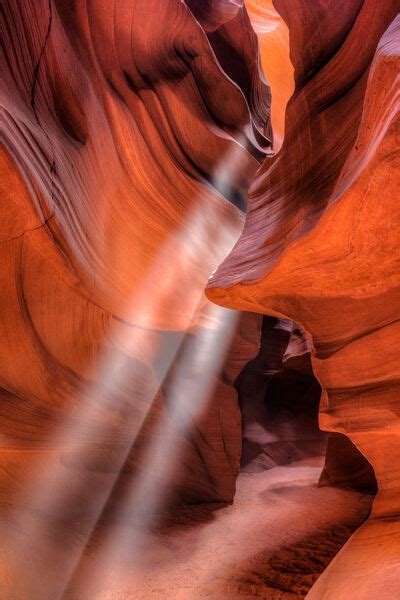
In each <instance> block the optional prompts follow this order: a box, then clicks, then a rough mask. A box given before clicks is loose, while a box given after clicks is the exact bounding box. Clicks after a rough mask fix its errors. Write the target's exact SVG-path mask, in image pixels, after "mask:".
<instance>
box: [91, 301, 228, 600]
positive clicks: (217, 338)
mask: <svg viewBox="0 0 400 600" xmlns="http://www.w3.org/2000/svg"><path fill="white" fill-rule="evenodd" d="M206 313H207V314H206V315H205V316H206V320H207V325H206V327H204V328H202V329H201V330H200V331H199V332H198V334H197V335H195V336H193V337H192V338H190V339H189V340H188V343H187V344H185V345H184V348H183V352H182V356H181V357H180V360H178V362H177V367H176V369H175V371H174V374H173V377H172V381H171V382H170V383H169V386H168V391H167V393H166V410H165V412H164V415H163V418H161V419H160V421H159V423H158V427H157V430H156V432H155V434H154V435H153V436H152V438H151V441H150V446H149V447H148V449H147V452H146V454H145V456H144V457H143V468H142V470H141V472H140V474H139V475H138V476H137V477H135V478H133V480H132V482H131V484H130V489H129V490H128V492H127V493H125V495H124V498H123V508H122V510H121V514H120V516H121V517H122V519H124V514H128V517H125V523H124V524H123V526H122V527H116V528H113V529H112V530H111V531H109V533H108V535H107V533H106V534H105V535H104V534H102V536H101V546H100V550H99V551H98V552H96V560H95V563H94V564H91V566H90V571H89V572H88V573H87V574H84V577H83V582H82V585H83V587H81V585H79V594H80V595H82V597H84V598H91V599H93V600H95V599H96V598H97V594H99V597H100V596H101V597H102V598H103V597H104V596H103V595H102V594H104V592H106V591H108V590H110V589H113V588H114V589H115V586H117V588H118V582H119V581H120V576H119V573H120V571H121V570H122V571H123V570H124V569H126V568H127V565H128V569H129V570H130V571H132V570H134V569H135V568H137V567H139V568H140V562H141V556H142V552H143V549H144V547H145V544H146V538H147V536H148V534H149V533H150V531H151V526H152V524H153V521H154V518H155V517H156V515H157V514H158V513H159V512H160V511H161V510H162V509H163V508H165V501H166V498H167V496H168V491H171V482H174V481H175V480H176V469H177V466H178V463H179V459H180V457H181V454H182V450H183V442H184V439H185V434H187V433H188V431H189V429H190V426H191V425H192V423H193V421H195V420H196V418H197V417H199V416H200V415H201V413H202V412H203V411H204V408H205V406H206V405H207V402H208V401H209V399H210V396H211V394H212V392H213V390H214V387H215V385H216V383H217V377H218V375H219V373H220V371H221V369H222V367H223V364H224V362H225V359H226V354H227V350H228V348H229V345H230V343H231V341H232V338H233V335H234V332H235V329H236V324H237V318H238V313H237V312H236V311H232V310H229V309H225V308H221V307H218V306H214V305H212V304H211V303H210V304H209V305H208V306H207V311H206ZM171 424H172V425H173V426H172V427H171Z"/></svg>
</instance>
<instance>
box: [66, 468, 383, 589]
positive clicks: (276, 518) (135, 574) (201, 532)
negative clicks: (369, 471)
mask: <svg viewBox="0 0 400 600" xmlns="http://www.w3.org/2000/svg"><path fill="white" fill-rule="evenodd" d="M321 468H322V459H319V458H312V459H307V460H303V461H300V462H297V463H293V464H291V465H289V466H285V467H276V468H274V469H272V470H269V471H264V472H261V473H252V474H248V473H242V474H241V475H240V476H239V479H238V484H237V494H236V497H235V501H234V504H233V505H232V506H228V507H224V508H219V509H216V507H215V506H210V507H207V506H194V507H193V506H192V507H182V508H180V509H179V510H178V511H175V512H174V513H173V514H169V515H167V516H166V518H165V519H164V522H163V525H162V526H158V527H157V529H155V528H153V531H152V533H151V535H150V536H149V537H148V538H147V541H146V543H145V545H144V547H141V550H140V553H139V556H140V559H139V558H138V555H137V554H136V558H135V559H132V556H133V555H134V554H131V555H130V553H129V549H128V550H127V551H126V552H124V553H123V555H124V557H123V558H122V559H121V560H120V561H119V562H118V564H119V567H118V568H111V567H110V568H109V571H108V572H107V574H106V576H105V573H104V568H103V567H99V565H100V563H99V561H98V556H99V549H101V543H102V535H103V532H102V531H101V530H100V531H99V532H98V535H97V536H95V537H94V538H93V540H92V543H91V545H90V546H89V548H88V552H87V554H86V557H85V559H84V561H83V563H82V564H81V569H80V570H79V572H78V573H77V574H76V577H75V579H74V582H73V584H72V585H71V586H70V587H69V590H68V591H67V592H66V594H65V596H64V599H65V600H88V597H89V596H90V599H91V600H170V599H171V600H172V599H174V600H198V599H202V598H209V599H212V600H225V599H231V598H233V599H238V600H239V599H241V600H242V599H243V600H244V599H250V598H263V599H266V600H278V599H279V600H289V599H292V598H293V599H299V598H303V597H305V595H306V593H307V592H308V590H309V588H310V587H311V585H312V584H313V582H314V581H315V580H316V579H317V577H318V575H319V574H320V573H321V572H322V571H323V570H324V568H325V567H326V565H327V564H328V563H329V562H330V561H331V560H332V558H333V557H334V555H335V554H336V553H337V552H338V550H339V549H340V547H341V546H342V545H343V544H344V543H345V542H346V540H347V539H348V537H349V536H350V534H351V532H352V531H353V530H354V529H356V528H357V527H358V526H359V525H360V524H361V523H362V522H363V521H364V519H365V518H366V517H367V515H368V512H369V510H370V506H371V501H372V498H371V496H368V495H364V494H361V493H357V492H353V491H350V490H343V489H337V488H329V487H323V488H318V487H317V482H318V477H319V474H320V472H321ZM127 527H130V526H128V525H127V524H126V523H121V522H120V523H119V524H115V523H114V524H113V525H112V528H113V529H112V530H113V531H114V533H115V532H116V528H117V529H118V528H123V529H124V530H125V531H124V532H123V537H124V539H127V536H126V528H127ZM109 528H110V526H109ZM135 535H136V534H135V530H134V528H132V530H131V535H129V536H128V537H129V538H130V539H131V540H135ZM121 557H122V554H121ZM88 573H90V574H91V578H92V581H91V587H90V591H88V590H89V588H88V587H87V574H88ZM96 573H97V575H96ZM93 574H95V576H94V577H93ZM105 581H106V583H105ZM88 594H89V596H88Z"/></svg>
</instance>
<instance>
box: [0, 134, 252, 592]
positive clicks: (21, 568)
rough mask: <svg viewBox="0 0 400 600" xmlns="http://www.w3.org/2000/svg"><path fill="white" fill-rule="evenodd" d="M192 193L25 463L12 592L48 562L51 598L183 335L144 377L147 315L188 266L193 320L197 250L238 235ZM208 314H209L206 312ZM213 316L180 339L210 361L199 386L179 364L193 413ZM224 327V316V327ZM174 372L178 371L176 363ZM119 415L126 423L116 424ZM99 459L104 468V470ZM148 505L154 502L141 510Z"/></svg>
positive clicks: (232, 160)
mask: <svg viewBox="0 0 400 600" xmlns="http://www.w3.org/2000/svg"><path fill="white" fill-rule="evenodd" d="M242 152H243V149H242V148H241V147H240V145H238V144H235V145H234V150H233V152H232V153H231V154H230V155H228V156H227V157H225V159H224V161H223V162H224V164H223V165H219V167H218V169H217V175H216V176H217V177H222V176H223V177H224V178H227V177H228V176H229V173H230V174H231V176H232V178H234V177H235V171H237V170H238V169H239V160H240V157H241V156H242ZM198 200H199V202H198V204H197V206H196V208H195V210H194V211H193V212H192V213H191V214H190V215H189V216H188V217H187V219H186V221H185V222H184V223H183V227H182V229H181V230H180V231H178V232H177V233H176V234H174V235H173V236H172V237H171V239H170V240H169V242H168V243H167V244H166V246H165V247H164V248H163V249H162V251H161V252H160V254H159V256H158V257H157V258H156V260H155V261H154V263H153V265H152V267H151V268H150V270H149V271H148V274H147V276H146V278H145V279H144V281H143V282H142V283H141V287H140V290H138V291H136V292H135V294H134V296H133V297H132V298H131V299H130V306H129V310H128V314H131V315H132V318H131V319H127V320H126V321H127V322H126V323H125V324H124V325H123V326H120V327H122V333H120V335H119V339H118V343H117V344H116V343H115V340H112V339H111V343H110V344H109V349H108V350H107V351H106V352H105V354H104V356H103V357H102V360H101V361H100V362H99V364H98V365H97V368H96V369H95V372H94V373H93V374H92V380H93V381H94V383H93V384H92V385H89V386H87V388H86V389H85V390H83V391H82V392H81V394H80V395H79V396H77V397H76V398H74V399H71V408H70V412H69V414H68V416H67V417H66V419H65V422H64V423H63V424H62V427H61V429H60V430H59V431H58V432H57V435H56V437H55V438H54V439H53V440H52V442H53V445H52V447H53V448H55V449H56V450H55V451H51V452H45V453H44V458H43V460H42V461H41V463H40V467H39V468H38V469H37V470H36V472H35V471H34V470H32V472H31V478H30V480H29V482H28V485H27V486H26V487H24V489H23V490H22V492H21V502H20V503H19V506H17V509H16V511H15V514H14V516H13V517H12V519H14V520H16V519H17V520H18V526H17V527H16V528H13V527H12V528H11V529H12V533H11V535H12V539H10V540H8V538H9V537H11V535H10V533H9V530H10V528H9V526H8V524H7V523H6V525H5V526H4V529H3V540H5V539H7V545H8V548H7V554H8V559H7V565H6V571H7V572H6V578H7V580H9V581H11V582H12V585H13V586H14V589H15V590H16V595H17V596H18V585H19V582H21V593H20V595H21V597H24V594H25V595H26V591H28V593H30V594H31V595H32V597H34V596H35V593H36V590H43V588H41V587H40V586H42V585H43V583H42V582H43V581H46V578H47V577H48V575H49V573H50V572H51V570H52V569H55V573H54V577H53V579H52V583H49V586H50V587H51V591H50V592H49V594H50V595H49V598H51V600H53V599H56V598H58V597H59V596H60V594H62V593H63V590H64V589H65V588H66V586H67V585H68V581H69V580H70V578H71V575H72V574H73V572H74V570H75V569H76V566H77V564H78V562H79V560H80V557H81V555H82V552H83V550H84V548H85V545H86V543H87V541H88V539H89V538H90V536H91V534H92V533H93V530H94V528H95V526H96V523H97V521H98V519H99V517H100V516H101V514H102V511H103V509H104V507H105V505H106V503H107V501H108V499H109V496H110V493H111V492H112V489H113V486H114V485H115V483H116V481H117V479H118V476H119V474H120V472H121V470H122V469H123V467H124V465H125V462H126V460H127V458H128V456H129V454H130V452H131V449H132V446H133V444H134V442H135V440H136V439H137V436H138V434H139V433H140V431H141V429H142V428H143V426H144V425H145V421H146V418H147V417H148V415H149V411H150V410H151V408H152V406H153V401H154V399H155V397H156V396H157V393H158V391H159V387H160V385H161V384H162V381H163V380H164V378H165V376H166V374H167V373H168V371H169V369H170V367H171V365H172V364H173V361H174V359H175V357H176V354H177V352H178V351H179V348H180V346H181V345H182V342H183V340H184V338H185V331H181V332H180V333H178V334H177V335H175V336H174V339H173V341H172V342H171V344H170V346H169V348H168V349H167V350H166V351H163V352H162V353H159V357H158V360H157V361H156V362H157V380H156V378H155V377H154V379H153V381H151V380H149V375H148V373H147V374H146V373H145V372H143V365H142V364H141V362H140V361H137V360H136V357H137V356H138V354H139V356H141V357H142V358H143V355H144V358H147V359H149V358H154V348H153V346H154V335H155V332H154V329H153V330H152V329H151V327H152V323H153V320H154V319H155V317H156V315H157V313H158V312H159V311H160V310H163V305H164V303H165V302H167V300H168V298H169V297H170V296H171V294H173V293H175V290H176V289H177V288H178V289H179V281H180V280H181V279H182V278H183V279H185V277H186V280H189V279H190V276H191V274H193V273H194V274H195V281H194V283H193V285H192V287H191V289H189V290H185V298H186V302H185V306H186V312H187V314H186V319H187V327H188V329H191V328H192V329H193V328H194V327H195V325H196V322H197V321H198V320H199V319H200V318H201V315H202V312H204V306H205V305H206V303H207V301H206V300H205V297H204V295H203V288H204V286H205V283H206V281H203V280H202V279H201V277H200V278H199V277H198V275H197V271H198V267H199V265H202V264H203V265H204V260H205V257H207V260H209V259H210V257H212V258H213V262H214V265H215V266H216V265H217V264H218V263H219V262H221V260H222V259H223V258H224V257H225V255H226V254H227V253H228V252H229V251H230V250H231V247H232V246H233V244H234V243H235V242H236V240H237V238H238V237H239V234H240V228H241V226H242V224H243V223H242V222H241V221H240V220H239V219H236V220H235V219H232V218H231V217H226V215H227V214H228V213H225V217H226V218H225V220H223V221H222V222H221V202H222V203H223V202H224V201H223V200H222V199H221V200H220V201H217V200H215V201H214V203H210V202H207V204H206V203H204V204H202V203H201V200H202V199H201V198H199V199H198ZM230 214H231V213H230ZM209 310H211V309H209ZM221 311H222V312H221ZM211 313H213V314H214V318H215V317H216V315H220V317H221V315H222V314H224V313H223V309H220V308H217V307H212V310H211ZM211 313H210V315H208V318H210V316H212V315H211ZM230 318H231V317H224V318H220V322H221V323H222V324H225V325H228V322H230ZM132 323H135V325H134V326H133V325H132ZM221 323H220V325H219V326H218V327H217V328H216V329H213V328H211V330H210V331H208V330H207V331H208V333H207V332H204V333H199V334H198V335H199V336H200V337H199V340H198V342H196V341H195V340H194V341H193V342H191V343H190V344H189V346H188V359H187V360H189V356H190V357H191V358H190V360H191V361H192V364H193V365H194V364H195V363H196V360H195V358H194V355H195V354H196V353H198V352H199V353H200V355H201V356H202V358H200V359H199V360H200V363H199V364H202V361H203V362H204V364H205V365H206V366H207V369H209V370H208V372H207V369H206V373H205V381H204V385H200V380H201V379H202V377H201V374H200V372H197V371H196V370H194V371H193V370H192V371H190V369H189V371H188V373H189V372H190V373H191V375H190V377H192V376H193V377H194V378H195V379H196V381H198V385H199V389H201V390H202V391H201V393H200V395H199V396H195V397H194V400H193V402H194V405H193V410H194V411H195V412H196V410H201V407H202V406H203V405H204V401H205V398H206V396H207V394H208V393H209V391H210V389H211V387H210V386H211V380H212V378H211V375H210V374H211V373H212V372H214V371H213V368H214V367H213V366H212V365H211V366H208V362H207V361H209V359H210V356H211V354H212V353H211V354H210V348H212V346H213V345H215V348H217V347H218V345H219V346H220V352H221V354H220V355H221V357H222V358H221V360H223V357H224V349H223V348H225V346H224V342H223V340H222V338H223V337H224V336H225V333H223V325H221ZM221 327H222V329H221ZM232 327H233V325H232V323H231V324H230V326H229V327H228V329H229V330H230V329H231V328H232ZM211 332H213V333H211ZM110 335H112V332H111V334H110ZM229 335H230V334H229V332H228V334H227V336H228V337H229ZM221 336H222V338H221ZM195 339H196V338H195ZM218 340H220V341H218ZM110 346H111V347H110ZM152 353H153V354H152ZM201 353H204V355H203V354H201ZM214 358H215V365H218V364H219V363H218V360H217V357H214ZM187 360H186V359H184V360H183V363H182V365H186V367H185V368H186V369H187V368H188V367H187V365H188V362H187ZM182 368H183V366H182ZM179 372H181V375H182V376H183V371H182V369H180V371H179ZM190 377H189V376H188V375H186V379H185V383H184V385H183V384H182V385H178V383H176V384H175V385H174V388H175V389H176V390H178V389H179V390H180V391H179V393H178V391H176V392H174V393H173V396H172V398H173V401H172V404H171V406H172V413H171V414H172V418H173V419H174V418H176V419H177V421H179V422H181V420H182V419H183V421H182V423H183V425H182V427H183V428H185V427H186V424H187V423H186V421H185V419H187V418H188V416H183V415H184V413H182V410H181V408H182V402H183V396H182V390H183V389H184V387H185V386H186V389H188V388H189V387H191V383H190ZM182 386H183V387H182ZM132 390H133V392H132ZM135 392H136V393H135ZM196 406H197V408H196ZM174 407H175V408H174ZM121 422H122V423H124V422H125V426H124V427H122V426H121ZM182 427H181V429H182ZM116 440H118V444H116ZM168 440H169V438H168ZM170 444H171V442H170V440H169V441H167V443H166V448H161V449H160V447H159V446H157V445H156V446H155V448H154V449H151V450H149V454H148V462H149V468H150V467H151V464H153V463H155V462H157V460H158V458H159V456H160V453H162V452H164V450H166V449H168V448H169V447H170ZM93 456H94V457H95V459H93ZM96 457H97V459H96ZM96 460H97V462H96ZM104 462H106V463H107V465H106V466H107V468H106V469H104V470H103V467H104V464H103V463H104ZM74 465H75V470H74ZM77 467H78V468H77ZM146 485H147V483H146V481H145V480H143V481H142V482H140V483H139V491H138V493H139V495H140V494H143V492H141V491H140V490H142V489H144V488H143V486H146ZM22 493H23V496H22ZM83 502H84V503H85V515H84V518H83V519H82V520H81V522H78V519H79V518H80V517H79V516H77V515H80V510H81V507H82V503H83ZM21 506H22V507H23V510H21ZM154 510H156V506H154V507H153V509H152V511H150V513H152V512H154ZM17 511H18V513H17ZM150 513H149V514H150ZM60 521H61V522H60ZM62 521H64V522H62ZM75 525H79V528H78V533H76V529H74V527H73V526H75ZM60 536H61V538H60ZM63 542H64V545H65V548H64V553H63V552H62V546H63ZM51 565H53V566H51ZM27 566H28V568H27ZM43 569H46V570H47V572H45V571H44V570H43ZM50 579H51V578H50ZM36 595H37V593H36ZM46 600H47V597H46Z"/></svg>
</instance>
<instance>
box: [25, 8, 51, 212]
mask: <svg viewBox="0 0 400 600" xmlns="http://www.w3.org/2000/svg"><path fill="white" fill-rule="evenodd" d="M48 6H49V21H48V25H47V31H46V35H45V38H44V42H43V46H42V49H41V51H40V53H39V58H38V60H37V63H36V66H35V68H34V70H33V79H32V86H31V107H32V110H33V114H34V115H35V119H36V122H37V124H38V125H39V127H40V129H41V130H42V131H43V134H44V135H45V137H46V139H47V141H48V143H49V146H50V149H51V154H52V160H51V165H50V179H51V184H50V198H51V201H52V203H53V207H54V206H55V201H54V176H55V175H56V162H55V154H54V147H53V143H52V141H51V139H50V136H49V134H48V133H47V131H46V130H45V129H44V127H43V125H42V123H41V121H40V118H39V115H38V112H37V109H36V87H37V82H38V79H39V70H40V65H41V63H42V59H43V56H44V53H45V50H46V47H47V42H48V40H49V37H50V33H51V26H52V22H53V9H52V6H51V0H49V4H48Z"/></svg>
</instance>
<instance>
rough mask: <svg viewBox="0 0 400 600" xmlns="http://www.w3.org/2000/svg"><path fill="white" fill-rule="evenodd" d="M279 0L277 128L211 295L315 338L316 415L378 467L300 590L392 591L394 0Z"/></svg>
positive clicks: (329, 594)
mask: <svg viewBox="0 0 400 600" xmlns="http://www.w3.org/2000/svg"><path fill="white" fill-rule="evenodd" d="M275 4H276V7H277V9H278V10H279V11H280V13H281V14H282V15H283V16H284V18H285V20H286V21H287V22H288V25H289V31H290V43H291V56H292V60H293V61H294V66H295V80H296V90H295V94H294V96H293V98H292V100H291V102H290V103H289V105H288V109H287V120H286V125H287V127H286V137H285V141H284V145H283V147H282V150H281V152H280V153H279V154H278V156H277V157H276V158H275V159H272V160H266V161H265V163H264V164H263V167H262V169H261V171H260V173H259V175H258V176H257V178H256V180H255V183H254V184H253V186H252V190H251V193H250V207H249V212H248V215H247V219H246V224H245V228H244V232H243V234H242V236H241V239H240V240H239V242H238V244H237V245H236V246H235V248H234V250H233V252H232V253H231V254H230V256H229V257H228V258H227V259H226V260H225V261H224V263H223V264H222V266H221V267H220V268H219V269H218V271H217V272H216V274H215V276H214V278H213V279H212V280H211V281H210V283H209V288H208V296H209V298H211V299H212V300H214V301H216V302H218V303H222V304H225V305H227V306H230V307H235V308H240V309H244V310H254V311H258V312H263V313H267V314H273V315H276V316H279V317H281V316H285V317H287V318H291V319H294V320H295V321H296V322H298V323H299V325H300V326H301V327H302V328H304V330H305V331H307V332H308V333H309V334H310V335H311V337H312V343H313V348H314V350H313V355H312V365H313V370H314V373H315V374H316V376H317V378H318V380H319V382H320V383H321V386H322V388H323V394H322V401H321V408H320V423H321V426H322V427H323V428H324V429H326V430H330V431H337V432H340V433H344V434H346V435H347V436H348V437H349V438H350V439H351V441H352V442H353V443H354V444H355V445H356V446H357V448H358V449H359V450H361V452H362V453H363V454H364V455H365V456H366V458H367V459H368V460H369V462H370V463H371V464H372V466H373V468H374V471H375V475H376V478H377V482H378V488H379V491H378V495H377V497H376V500H375V502H374V505H373V510H372V515H371V518H370V519H369V521H368V522H367V524H366V525H364V526H363V527H362V528H361V529H360V530H359V531H358V532H357V533H356V534H355V535H354V536H353V537H352V538H351V540H350V542H349V543H348V544H346V546H345V548H344V549H343V550H342V551H341V552H340V553H339V554H338V555H337V557H336V558H335V559H334V561H333V562H332V563H331V565H330V566H329V567H328V569H327V570H326V571H325V572H324V574H323V575H322V576H321V577H320V579H319V580H318V581H317V583H316V584H315V586H314V587H313V589H312V591H311V592H310V593H309V595H308V597H309V598H310V599H311V598H312V599H318V600H321V599H322V598H323V599H324V600H327V599H332V600H333V599H334V600H348V598H349V597H353V596H354V590H357V599H358V600H367V599H368V600H369V599H371V600H372V598H378V597H388V598H392V597H396V594H397V593H398V592H397V590H398V588H399V578H398V565H399V564H400V543H399V539H400V536H399V521H398V514H399V498H400V493H399V492H400V490H399V480H400V479H399V472H398V468H397V466H396V465H397V463H396V461H395V457H396V456H398V454H399V450H400V447H399V440H400V435H399V419H398V389H397V388H398V383H397V382H398V374H397V363H396V362H395V360H394V358H393V357H395V356H396V357H397V356H398V354H399V339H400V336H399V335H398V330H397V325H396V322H397V319H398V312H399V306H400V295H399V290H400V286H399V283H400V281H399V269H398V264H399V253H398V231H399V222H398V218H399V211H398V202H397V190H398V187H399V186H398V176H397V173H398V143H397V131H398V100H397V97H396V85H397V84H396V80H397V77H398V60H399V58H398V56H399V45H398V39H399V37H398V27H399V23H398V18H397V19H396V20H394V21H393V19H394V18H395V17H396V13H397V10H398V5H397V3H396V2H388V3H385V4H384V5H382V4H379V6H378V5H377V4H376V3H375V2H370V1H368V0H366V1H365V2H361V1H360V2H358V3H347V2H341V3H340V6H338V3H335V10H334V11H333V12H331V10H330V7H329V6H328V4H324V6H322V3H315V4H314V3H313V5H312V6H311V5H309V4H308V5H307V7H306V6H305V3H304V2H296V3H293V2H290V3H289V2H286V1H285V0H276V3H275ZM300 13H301V14H302V18H301V19H299V14H300ZM392 21H393V22H392ZM360 39H362V40H363V42H362V43H361V44H360ZM305 40H307V43H305V42H304V41H305Z"/></svg>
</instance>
